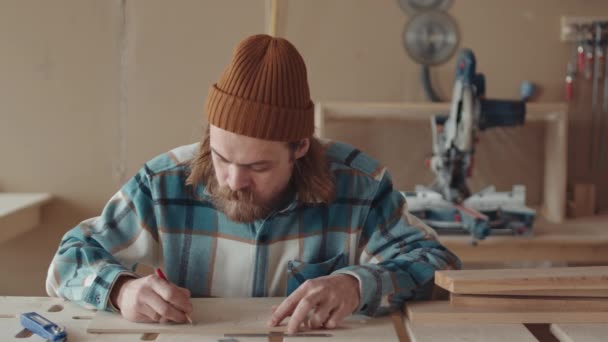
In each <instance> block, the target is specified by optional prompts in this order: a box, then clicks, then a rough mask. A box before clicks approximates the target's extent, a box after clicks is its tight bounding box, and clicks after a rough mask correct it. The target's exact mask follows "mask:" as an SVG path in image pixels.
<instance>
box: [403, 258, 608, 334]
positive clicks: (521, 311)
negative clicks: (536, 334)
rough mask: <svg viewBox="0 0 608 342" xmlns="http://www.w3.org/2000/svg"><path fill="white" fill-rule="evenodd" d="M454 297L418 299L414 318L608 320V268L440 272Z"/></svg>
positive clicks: (410, 309) (439, 279)
mask: <svg viewBox="0 0 608 342" xmlns="http://www.w3.org/2000/svg"><path fill="white" fill-rule="evenodd" d="M435 284H436V285H437V286H439V287H441V288H443V289H445V290H447V291H449V293H450V301H449V302H447V301H431V302H415V303H410V304H408V305H407V307H406V310H407V314H408V317H409V319H410V320H411V321H412V322H434V323H439V322H442V323H462V322H468V323H472V322H475V323H608V267H605V266H596V267H564V268H546V269H501V270H462V271H438V272H436V273H435Z"/></svg>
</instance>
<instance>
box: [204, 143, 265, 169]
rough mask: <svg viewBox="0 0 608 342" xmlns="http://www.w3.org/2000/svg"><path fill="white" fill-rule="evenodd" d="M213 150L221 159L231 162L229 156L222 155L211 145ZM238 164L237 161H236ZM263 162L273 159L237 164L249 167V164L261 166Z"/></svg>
mask: <svg viewBox="0 0 608 342" xmlns="http://www.w3.org/2000/svg"><path fill="white" fill-rule="evenodd" d="M210 149H211V152H213V153H215V154H216V155H217V156H218V157H220V159H222V160H224V161H227V162H230V160H228V158H226V157H224V156H222V155H221V154H219V153H218V152H217V151H216V150H215V149H214V148H213V147H210ZM235 164H236V163H235ZM263 164H272V160H258V161H255V162H253V163H247V164H236V165H238V166H245V167H249V166H259V165H263Z"/></svg>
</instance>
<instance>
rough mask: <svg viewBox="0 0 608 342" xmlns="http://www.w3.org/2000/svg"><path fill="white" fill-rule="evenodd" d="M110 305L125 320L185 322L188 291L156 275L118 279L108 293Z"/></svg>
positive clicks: (187, 309) (188, 309)
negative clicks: (118, 311) (114, 307)
mask: <svg viewBox="0 0 608 342" xmlns="http://www.w3.org/2000/svg"><path fill="white" fill-rule="evenodd" d="M110 300H111V301H112V304H114V306H116V308H117V309H119V310H120V312H121V314H122V316H123V317H124V318H126V319H128V320H129V321H133V322H145V323H152V322H158V323H167V322H176V323H185V322H187V318H186V314H190V313H191V312H192V302H191V301H190V291H189V290H188V289H185V288H181V287H178V286H176V285H174V284H172V283H170V282H168V281H165V280H163V279H160V278H159V277H157V276H156V275H149V276H146V277H143V278H137V279H136V278H131V277H128V276H121V277H120V278H118V279H117V280H116V283H115V284H114V286H113V288H112V292H111V293H110Z"/></svg>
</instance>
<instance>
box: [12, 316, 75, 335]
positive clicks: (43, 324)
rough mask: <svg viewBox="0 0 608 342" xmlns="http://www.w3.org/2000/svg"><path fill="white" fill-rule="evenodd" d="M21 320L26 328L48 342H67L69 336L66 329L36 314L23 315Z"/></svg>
mask: <svg viewBox="0 0 608 342" xmlns="http://www.w3.org/2000/svg"><path fill="white" fill-rule="evenodd" d="M19 320H20V321H21V325H22V326H23V327H24V328H26V329H27V330H29V331H31V332H32V333H34V334H36V335H38V336H41V337H42V338H44V339H46V340H48V341H52V342H61V341H67V337H68V334H67V332H66V331H65V328H64V327H62V326H59V325H57V324H55V323H53V322H51V321H49V320H48V319H46V318H44V317H42V316H41V315H39V314H38V313H36V312H26V313H22V314H21V316H20V319H19Z"/></svg>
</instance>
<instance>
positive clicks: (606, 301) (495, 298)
mask: <svg viewBox="0 0 608 342" xmlns="http://www.w3.org/2000/svg"><path fill="white" fill-rule="evenodd" d="M450 305H451V306H453V307H459V308H465V307H466V308H482V309H493V310H529V309H530V308H534V309H535V310H542V311H570V310H589V311H607V313H608V298H595V297H541V296H505V295H464V294H455V293H452V294H451V295H450Z"/></svg>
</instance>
